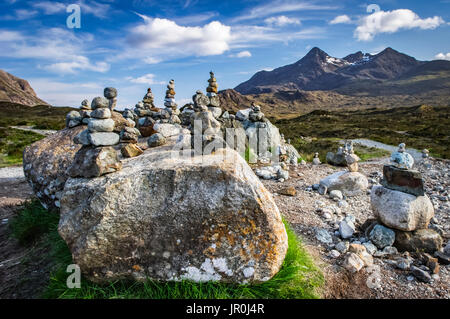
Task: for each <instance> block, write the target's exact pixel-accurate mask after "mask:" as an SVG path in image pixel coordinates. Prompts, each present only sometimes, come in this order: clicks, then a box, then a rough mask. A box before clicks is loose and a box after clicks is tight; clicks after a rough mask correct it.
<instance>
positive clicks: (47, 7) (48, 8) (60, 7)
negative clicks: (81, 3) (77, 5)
mask: <svg viewBox="0 0 450 319" xmlns="http://www.w3.org/2000/svg"><path fill="white" fill-rule="evenodd" d="M32 6H33V8H36V9H40V10H42V11H43V12H44V13H45V14H55V13H59V12H66V7H67V5H66V4H64V3H61V2H54V1H51V2H50V1H41V2H35V3H33V4H32Z"/></svg>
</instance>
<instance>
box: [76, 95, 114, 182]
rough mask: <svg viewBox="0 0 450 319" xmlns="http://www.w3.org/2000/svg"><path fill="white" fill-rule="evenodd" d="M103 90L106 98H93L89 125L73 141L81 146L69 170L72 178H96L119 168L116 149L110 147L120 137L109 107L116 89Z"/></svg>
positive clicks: (112, 103) (112, 104)
mask: <svg viewBox="0 0 450 319" xmlns="http://www.w3.org/2000/svg"><path fill="white" fill-rule="evenodd" d="M114 92H115V93H114ZM104 93H105V96H107V97H109V100H108V99H107V98H105V97H96V98H94V99H93V100H92V103H91V107H92V111H91V113H90V119H89V121H88V128H87V129H86V130H84V131H82V132H81V133H79V134H78V135H76V136H75V137H74V142H75V143H76V144H82V145H83V146H82V148H81V149H80V150H79V151H78V152H77V153H76V155H75V158H74V162H73V163H72V165H71V166H70V167H69V169H68V173H69V175H70V176H71V177H97V176H101V175H104V174H107V173H112V172H115V171H117V170H120V169H121V168H122V163H121V162H120V160H119V158H118V156H117V152H116V150H115V149H114V148H113V147H111V146H113V145H116V144H118V143H119V139H120V137H119V134H117V133H115V132H114V129H115V126H116V123H115V122H114V120H113V119H112V118H111V116H112V111H111V109H110V107H111V108H114V106H115V98H116V96H117V90H115V89H113V88H106V89H105V92H104Z"/></svg>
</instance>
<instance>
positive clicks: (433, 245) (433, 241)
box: [394, 229, 443, 254]
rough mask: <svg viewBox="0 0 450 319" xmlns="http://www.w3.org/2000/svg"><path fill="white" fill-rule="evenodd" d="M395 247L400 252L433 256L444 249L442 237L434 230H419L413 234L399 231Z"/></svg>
mask: <svg viewBox="0 0 450 319" xmlns="http://www.w3.org/2000/svg"><path fill="white" fill-rule="evenodd" d="M395 234H396V235H395V243H394V246H395V247H397V248H398V250H399V251H410V252H426V253H430V254H433V253H434V252H435V251H438V250H439V249H441V247H442V243H443V241H442V237H441V236H440V235H439V234H438V233H437V232H436V231H434V230H433V229H418V230H415V231H413V232H404V231H399V230H397V231H396V232H395Z"/></svg>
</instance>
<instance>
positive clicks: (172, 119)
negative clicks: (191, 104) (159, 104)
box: [161, 80, 181, 124]
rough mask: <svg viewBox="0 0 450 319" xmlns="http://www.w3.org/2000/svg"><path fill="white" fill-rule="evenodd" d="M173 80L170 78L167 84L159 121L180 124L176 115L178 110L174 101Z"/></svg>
mask: <svg viewBox="0 0 450 319" xmlns="http://www.w3.org/2000/svg"><path fill="white" fill-rule="evenodd" d="M175 94H176V93H175V81H174V80H170V81H169V84H168V85H167V90H166V97H165V98H164V106H165V109H163V110H162V111H161V123H169V124H181V120H180V118H179V117H178V115H180V110H179V109H178V105H177V103H176V102H175Z"/></svg>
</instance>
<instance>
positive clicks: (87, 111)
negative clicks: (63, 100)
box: [80, 99, 92, 125]
mask: <svg viewBox="0 0 450 319" xmlns="http://www.w3.org/2000/svg"><path fill="white" fill-rule="evenodd" d="M91 112H92V109H91V106H90V105H89V101H88V100H87V99H85V100H83V101H82V102H81V106H80V116H81V118H82V122H83V124H86V125H87V124H88V122H89V119H90V118H91Z"/></svg>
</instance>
